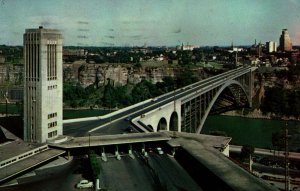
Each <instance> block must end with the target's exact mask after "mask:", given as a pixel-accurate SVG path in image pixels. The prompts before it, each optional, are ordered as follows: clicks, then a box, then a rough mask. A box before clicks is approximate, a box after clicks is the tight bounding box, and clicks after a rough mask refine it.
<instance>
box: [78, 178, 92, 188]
mask: <svg viewBox="0 0 300 191" xmlns="http://www.w3.org/2000/svg"><path fill="white" fill-rule="evenodd" d="M93 186H94V184H93V182H90V181H88V180H81V181H80V182H79V183H77V184H76V188H79V189H81V188H92V187H93Z"/></svg>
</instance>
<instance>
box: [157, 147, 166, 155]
mask: <svg viewBox="0 0 300 191" xmlns="http://www.w3.org/2000/svg"><path fill="white" fill-rule="evenodd" d="M156 151H157V153H158V154H160V155H162V154H164V151H163V150H162V149H161V148H160V147H157V148H156Z"/></svg>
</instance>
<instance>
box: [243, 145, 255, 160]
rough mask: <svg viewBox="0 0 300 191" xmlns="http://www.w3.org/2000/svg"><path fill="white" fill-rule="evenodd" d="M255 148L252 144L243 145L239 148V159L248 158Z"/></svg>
mask: <svg viewBox="0 0 300 191" xmlns="http://www.w3.org/2000/svg"><path fill="white" fill-rule="evenodd" d="M254 150H255V148H254V147H253V146H252V145H244V146H242V149H241V155H240V156H241V159H248V158H249V157H251V156H252V155H253V153H254Z"/></svg>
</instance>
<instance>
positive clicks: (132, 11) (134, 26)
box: [0, 0, 300, 46]
mask: <svg viewBox="0 0 300 191" xmlns="http://www.w3.org/2000/svg"><path fill="white" fill-rule="evenodd" d="M299 10H300V0H0V24H1V27H0V34H1V35H0V44H9V45H21V44H22V34H23V33H24V31H25V29H26V28H37V27H38V26H39V25H43V26H44V28H55V29H60V30H62V32H63V35H64V44H65V45H81V44H83V45H90V46H141V45H144V44H146V45H167V46H173V45H178V44H181V43H184V44H187V43H189V44H194V45H200V46H204V45H222V46H223V45H230V44H231V42H233V43H234V44H235V45H249V44H253V43H254V39H257V41H258V42H259V41H261V42H263V43H265V42H266V41H277V42H278V39H279V36H280V34H281V30H282V29H283V28H287V29H288V31H289V34H290V37H291V38H292V41H293V44H300V11H299Z"/></svg>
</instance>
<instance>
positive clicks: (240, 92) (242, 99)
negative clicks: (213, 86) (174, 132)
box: [197, 80, 251, 133]
mask: <svg viewBox="0 0 300 191" xmlns="http://www.w3.org/2000/svg"><path fill="white" fill-rule="evenodd" d="M232 88H233V89H234V90H231V89H232ZM226 89H228V90H229V91H230V92H231V93H232V94H233V97H230V96H228V95H227V94H225V95H226V98H225V99H224V97H225V95H224V97H222V96H221V95H222V93H224V91H225V90H226ZM233 91H234V93H233ZM220 98H221V99H220ZM232 98H233V99H234V100H235V102H234V100H233V99H232ZM226 101H227V103H228V102H231V103H232V104H229V105H227V104H226V103H225V102H226ZM216 103H218V104H217V105H215V104H216ZM250 104H251V99H250V98H249V96H248V95H247V93H246V91H245V89H244V87H243V86H242V85H241V83H240V82H238V81H235V80H230V81H228V82H226V83H225V84H224V85H223V86H222V87H221V88H220V89H219V90H218V91H217V93H216V94H215V95H214V97H213V98H212V100H211V101H210V103H209V105H208V107H207V108H206V110H205V113H204V115H203V117H202V118H201V123H200V125H199V127H198V128H197V133H200V132H201V130H202V128H203V125H204V122H205V121H206V118H207V116H208V115H209V113H210V112H211V111H214V113H223V112H225V111H230V110H233V109H237V108H241V107H247V106H249V105H250Z"/></svg>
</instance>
